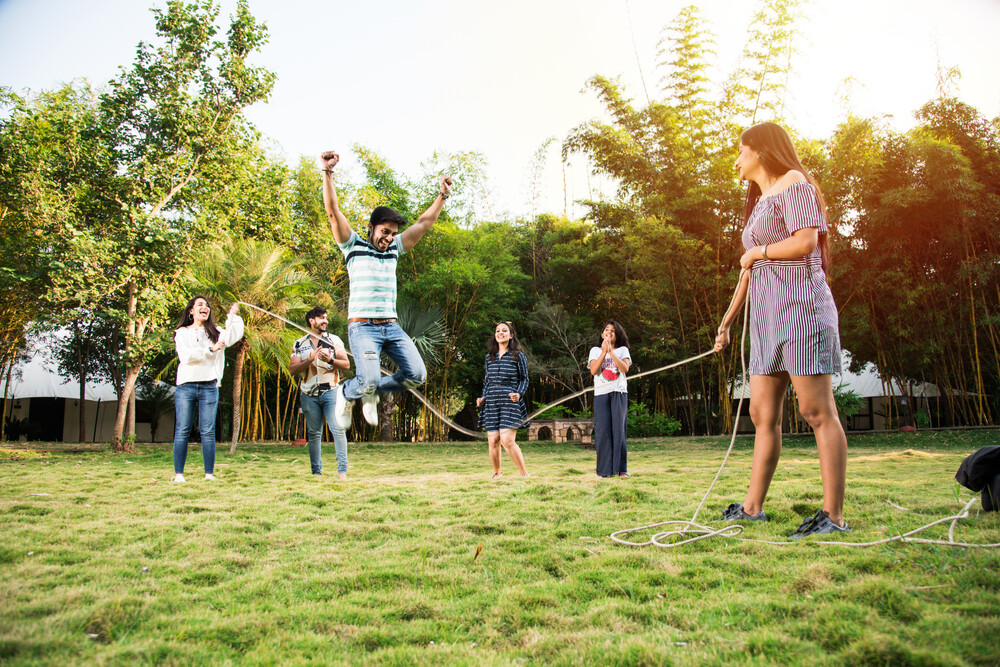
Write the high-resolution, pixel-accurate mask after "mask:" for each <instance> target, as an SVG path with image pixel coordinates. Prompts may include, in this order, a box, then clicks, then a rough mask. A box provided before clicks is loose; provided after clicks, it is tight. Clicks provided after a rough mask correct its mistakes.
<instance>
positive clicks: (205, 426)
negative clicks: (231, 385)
mask: <svg viewBox="0 0 1000 667" xmlns="http://www.w3.org/2000/svg"><path fill="white" fill-rule="evenodd" d="M195 406H198V430H199V431H200V432H201V456H202V458H203V459H205V474H207V475H211V474H212V473H213V472H214V471H215V413H216V409H217V408H218V406H219V388H218V387H217V386H215V380H208V381H206V382H185V383H184V384H182V385H179V386H178V387H177V389H176V390H174V415H175V416H176V417H177V422H176V424H175V425H174V472H175V473H176V474H178V475H182V474H184V461H185V460H186V459H187V452H188V437H189V436H190V435H191V427H192V426H193V425H194V409H195Z"/></svg>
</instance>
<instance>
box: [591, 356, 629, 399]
mask: <svg viewBox="0 0 1000 667" xmlns="http://www.w3.org/2000/svg"><path fill="white" fill-rule="evenodd" d="M600 356H601V348H599V347H592V348H590V358H589V359H587V365H588V366H589V365H590V362H591V361H594V360H595V359H598V358H599V357H600ZM615 356H616V357H618V358H619V359H622V360H624V359H628V360H629V361H631V360H632V355H630V354H629V352H628V348H627V347H617V348H615ZM614 391H620V392H622V393H625V394H627V393H628V378H626V377H625V374H624V373H622V372H621V371H619V370H618V367H617V366H615V362H614V361H612V360H611V355H610V354H609V355H606V356H605V357H604V361H602V362H601V370H600V372H599V373H598V374H597V375H595V376H594V396H603V395H604V394H610V393H611V392H614Z"/></svg>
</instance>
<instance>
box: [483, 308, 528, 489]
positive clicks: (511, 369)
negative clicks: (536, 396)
mask: <svg viewBox="0 0 1000 667" xmlns="http://www.w3.org/2000/svg"><path fill="white" fill-rule="evenodd" d="M486 347H487V353H486V372H485V375H484V376H483V395H482V396H480V397H479V398H477V399H476V405H477V406H480V407H481V408H482V412H480V413H479V428H482V429H484V430H485V431H486V438H487V440H488V441H489V445H490V463H491V464H492V465H493V477H492V479H496V478H498V477H500V476H501V475H502V473H501V472H500V448H501V447H503V448H504V449H505V450H506V451H507V455H508V456H510V460H511V461H513V462H514V465H515V466H517V470H518V472H520V473H521V476H522V477H527V476H528V471H527V470H525V468H524V456H523V455H522V454H521V448H520V447H518V446H517V443H516V442H515V441H514V437H515V436H516V435H517V429H519V428H524V427H526V426H527V425H528V410H527V408H525V405H524V392H526V391H527V390H528V359H527V357H525V356H524V352H522V351H521V344H520V342H518V340H517V333H516V332H515V331H514V325H513V324H512V323H511V322H500V323H499V324H497V327H496V330H495V331H494V332H493V338H491V339H490V342H489V344H488V345H487V346H486Z"/></svg>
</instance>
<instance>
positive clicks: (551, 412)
mask: <svg viewBox="0 0 1000 667" xmlns="http://www.w3.org/2000/svg"><path fill="white" fill-rule="evenodd" d="M543 407H545V404H544V403H539V402H537V401H535V407H534V408H533V409H534V410H539V409H541V408H543ZM593 418H594V411H593V409H591V408H584V409H583V410H572V409H570V408H569V407H568V406H566V405H554V406H552V407H551V408H549V409H548V410H546V411H545V412H542V413H541V414H539V415H538V416H537V417H536V419H593Z"/></svg>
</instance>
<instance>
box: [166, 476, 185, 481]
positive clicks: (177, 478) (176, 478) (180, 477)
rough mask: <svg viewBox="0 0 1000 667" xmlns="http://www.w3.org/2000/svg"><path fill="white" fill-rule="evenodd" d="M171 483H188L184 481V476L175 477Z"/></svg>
mask: <svg viewBox="0 0 1000 667" xmlns="http://www.w3.org/2000/svg"><path fill="white" fill-rule="evenodd" d="M170 481H171V482H186V481H187V480H186V479H184V475H174V478H173V479H172V480H170Z"/></svg>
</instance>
